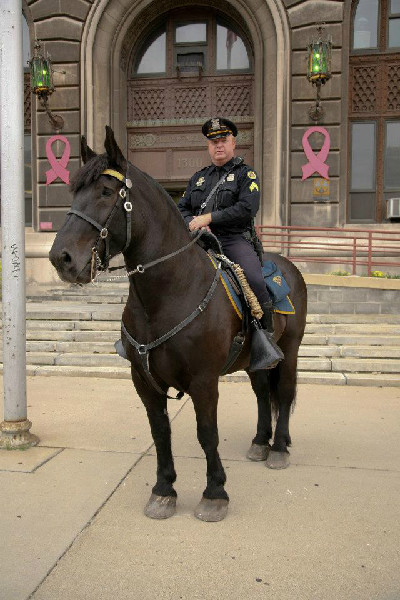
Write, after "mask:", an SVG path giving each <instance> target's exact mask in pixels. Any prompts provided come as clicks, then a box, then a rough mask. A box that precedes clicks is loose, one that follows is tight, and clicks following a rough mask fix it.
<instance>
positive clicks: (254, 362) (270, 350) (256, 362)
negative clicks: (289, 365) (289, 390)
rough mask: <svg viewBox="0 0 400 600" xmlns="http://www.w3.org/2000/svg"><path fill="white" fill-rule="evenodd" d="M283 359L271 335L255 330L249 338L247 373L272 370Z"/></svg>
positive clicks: (261, 330)
mask: <svg viewBox="0 0 400 600" xmlns="http://www.w3.org/2000/svg"><path fill="white" fill-rule="evenodd" d="M283 358H284V354H283V352H282V350H281V349H280V348H279V346H278V344H277V343H276V342H275V340H274V336H273V334H272V333H270V332H268V331H265V330H264V329H259V328H256V329H255V330H254V331H253V334H252V337H251V348H250V365H249V371H250V372H253V371H260V370H263V369H273V368H274V367H276V365H277V364H278V363H279V361H281V360H282V359H283Z"/></svg>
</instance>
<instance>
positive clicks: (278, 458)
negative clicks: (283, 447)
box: [265, 450, 290, 469]
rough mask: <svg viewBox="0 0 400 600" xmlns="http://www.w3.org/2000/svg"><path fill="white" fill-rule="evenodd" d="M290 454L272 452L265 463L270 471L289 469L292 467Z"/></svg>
mask: <svg viewBox="0 0 400 600" xmlns="http://www.w3.org/2000/svg"><path fill="white" fill-rule="evenodd" d="M289 456H290V454H289V452H276V451H275V450H271V452H270V453H269V456H268V458H267V462H266V463H265V464H266V466H267V467H268V468H269V469H287V468H288V466H289V465H290V459H289Z"/></svg>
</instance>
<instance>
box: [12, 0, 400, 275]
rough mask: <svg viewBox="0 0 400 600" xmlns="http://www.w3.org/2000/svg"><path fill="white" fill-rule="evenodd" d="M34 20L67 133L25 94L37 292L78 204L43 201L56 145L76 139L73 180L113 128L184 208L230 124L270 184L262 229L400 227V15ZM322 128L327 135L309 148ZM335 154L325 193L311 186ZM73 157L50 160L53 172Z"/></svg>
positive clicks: (296, 0) (84, 3)
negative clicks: (316, 69) (187, 192)
mask: <svg viewBox="0 0 400 600" xmlns="http://www.w3.org/2000/svg"><path fill="white" fill-rule="evenodd" d="M23 12H24V17H25V19H26V24H27V31H28V33H29V40H30V46H31V49H32V48H33V44H34V40H35V39H39V40H41V41H42V42H43V44H44V47H45V50H46V51H47V52H48V53H49V54H50V56H51V59H52V62H53V67H54V69H55V72H54V84H55V88H56V91H55V92H54V93H53V94H52V96H51V97H50V100H49V104H50V108H51V110H52V111H53V112H54V113H57V114H59V115H60V116H62V117H63V119H64V127H63V129H62V130H61V131H59V132H56V131H55V130H54V129H53V128H52V126H51V124H50V122H49V120H48V118H47V115H46V114H45V112H44V111H43V109H42V108H41V107H40V105H39V103H38V102H37V100H36V98H35V97H33V98H32V105H31V107H29V99H30V98H29V89H28V91H27V92H26V119H27V121H26V123H28V121H29V125H28V124H27V125H26V134H27V136H28V138H29V135H30V136H31V137H30V139H31V142H32V144H31V200H30V202H31V213H30V214H31V222H27V257H28V265H27V273H28V278H29V279H32V280H36V281H40V280H41V279H48V277H51V275H50V267H46V266H45V261H47V253H48V250H49V247H50V245H51V243H52V240H53V238H54V232H56V231H57V230H58V229H59V227H60V226H61V224H62V222H63V220H64V218H65V215H66V212H67V211H68V207H69V206H70V203H71V196H70V194H69V190H68V186H67V185H66V184H65V182H63V181H62V180H61V179H59V178H58V179H56V180H54V181H53V182H52V183H51V184H47V185H46V182H47V180H46V171H48V169H49V157H48V150H47V151H46V144H47V142H48V140H49V138H51V137H52V136H53V135H55V134H56V133H60V134H61V135H63V136H65V138H67V140H68V142H69V145H70V148H71V154H70V158H69V162H68V166H67V169H68V170H69V171H70V173H71V175H73V173H74V172H75V171H76V169H78V167H79V166H80V136H81V135H82V134H84V135H85V136H86V137H87V140H88V143H89V145H91V147H92V148H93V149H94V150H95V151H96V152H102V151H103V141H104V135H105V129H104V128H105V125H107V124H109V125H111V127H112V128H113V130H114V133H115V136H116V138H117V140H118V142H119V144H120V146H121V148H122V149H123V150H124V152H125V153H126V155H127V156H128V158H129V159H130V160H131V161H132V162H133V163H134V164H135V165H137V166H138V167H139V168H141V169H143V170H144V171H146V172H148V173H149V174H150V175H152V176H153V177H154V178H155V179H157V180H158V181H159V182H160V183H161V184H162V185H163V186H164V187H165V188H166V189H167V190H168V191H169V193H170V194H171V195H172V196H173V197H176V198H178V197H179V196H180V195H181V194H182V191H183V190H184V189H185V187H186V184H187V181H188V179H189V178H190V176H191V175H192V174H193V173H194V172H195V171H197V170H198V169H199V168H201V167H202V166H205V165H207V164H208V156H207V152H206V146H205V141H204V138H203V136H202V134H201V124H202V123H203V122H204V121H205V120H206V119H208V118H210V117H212V116H226V117H228V118H230V119H231V120H233V121H234V122H235V123H237V125H238V128H239V136H238V153H239V154H240V155H243V156H244V157H245V159H246V161H247V162H248V163H249V164H252V165H253V166H254V168H255V169H256V170H257V172H258V174H259V176H260V179H261V182H262V206H261V210H260V212H259V215H258V222H259V223H260V224H268V225H298V226H305V227H308V226H320V227H343V228H344V229H345V228H346V227H354V226H362V227H364V228H369V227H370V228H393V227H395V226H396V223H395V222H394V219H393V218H388V216H390V215H388V213H387V200H388V199H390V198H393V197H400V98H399V85H400V83H399V82H400V0H356V1H354V0H353V1H351V0H345V1H339V0H247V1H246V2H245V3H244V2H242V1H241V0H219V1H218V2H216V1H215V0H198V1H197V2H195V3H189V2H188V1H187V0H165V1H163V2H160V1H157V0H153V1H151V0H94V1H93V2H91V1H89V0H34V1H32V2H25V3H24V8H23ZM321 22H323V23H324V26H325V31H326V34H327V35H328V36H330V37H331V39H332V43H333V49H332V68H331V71H332V77H331V78H330V80H329V81H328V82H327V83H326V84H325V85H324V86H323V87H322V90H321V99H322V105H323V108H324V116H323V117H322V118H321V119H320V120H319V121H318V123H316V122H314V121H313V120H312V119H311V118H310V116H309V108H310V106H312V105H313V104H314V103H315V97H316V90H315V87H313V86H312V85H311V84H310V83H309V81H308V80H307V78H306V69H307V66H306V49H307V45H308V43H309V42H310V40H311V39H312V38H313V37H315V34H316V26H317V25H318V24H319V23H321ZM27 85H28V84H27ZM315 125H318V127H319V128H322V129H323V130H322V131H319V132H314V133H312V132H310V131H309V130H310V128H311V127H313V126H315ZM307 133H308V134H309V135H308V137H307ZM305 138H306V139H305ZM328 142H329V144H328V147H327V149H328V152H327V156H326V159H325V160H324V161H323V162H324V163H325V164H326V165H327V166H328V167H329V179H328V178H327V177H323V175H321V173H319V172H318V171H316V172H314V173H312V174H311V175H310V176H308V177H307V178H304V176H303V170H302V167H303V166H304V165H305V164H307V162H308V161H309V160H311V161H312V157H314V158H318V156H319V153H320V151H321V149H322V147H323V146H324V144H325V143H328ZM305 144H309V147H308V150H307V148H306V146H305ZM64 150H65V145H64V143H63V142H61V141H56V142H55V143H54V144H53V146H52V151H53V153H54V155H55V157H56V159H57V160H60V158H61V156H62V155H63V152H64ZM305 150H306V151H307V152H308V155H307V152H305ZM310 152H311V153H310ZM320 158H321V156H320ZM27 177H28V178H29V174H28V175H27ZM27 187H28V188H29V185H28V186H27ZM28 204H29V198H28ZM392 216H393V215H392ZM29 258H32V259H35V261H32V264H31V266H29Z"/></svg>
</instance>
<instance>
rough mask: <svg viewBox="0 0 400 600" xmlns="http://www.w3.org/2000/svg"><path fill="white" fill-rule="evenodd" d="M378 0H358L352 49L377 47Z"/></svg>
mask: <svg viewBox="0 0 400 600" xmlns="http://www.w3.org/2000/svg"><path fill="white" fill-rule="evenodd" d="M378 8H379V2H378V0H360V2H359V3H358V6H357V9H356V14H355V18H354V35H353V49H354V50H360V49H362V48H377V46H378Z"/></svg>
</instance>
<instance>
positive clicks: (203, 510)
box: [190, 379, 229, 521]
mask: <svg viewBox="0 0 400 600" xmlns="http://www.w3.org/2000/svg"><path fill="white" fill-rule="evenodd" d="M190 395H191V397H192V400H193V405H194V409H195V411H196V420H197V438H198V440H199V443H200V445H201V447H202V448H203V450H204V453H205V455H206V461H207V487H206V489H205V490H204V492H203V497H202V499H201V501H200V503H199V504H198V506H197V507H196V509H195V512H194V514H195V516H196V517H197V518H198V519H200V520H202V521H222V519H224V518H225V516H226V513H227V511H228V502H229V497H228V494H227V493H226V491H225V488H224V485H225V481H226V475H225V471H224V468H223V466H222V463H221V459H220V457H219V454H218V443H219V438H218V426H217V405H218V379H217V380H216V381H215V383H212V382H210V381H202V382H201V383H198V384H196V386H192V387H191V390H190Z"/></svg>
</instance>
